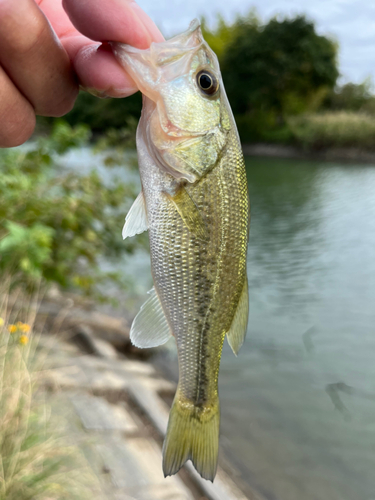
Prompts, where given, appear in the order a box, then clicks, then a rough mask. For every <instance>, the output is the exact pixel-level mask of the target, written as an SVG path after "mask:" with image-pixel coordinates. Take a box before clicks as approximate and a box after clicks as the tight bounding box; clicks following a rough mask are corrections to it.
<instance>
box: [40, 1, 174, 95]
mask: <svg viewBox="0 0 375 500" xmlns="http://www.w3.org/2000/svg"><path fill="white" fill-rule="evenodd" d="M59 5H60V8H61V11H60V12H58V7H57V3H56V0H43V2H42V4H41V5H40V7H41V8H42V9H43V11H44V12H45V13H46V15H47V17H48V18H49V19H50V21H51V23H52V25H53V26H54V28H55V31H56V33H57V35H58V36H59V38H60V39H61V42H62V43H63V45H64V47H65V49H66V51H67V52H68V54H69V56H70V58H71V60H72V63H73V65H74V68H75V71H76V73H77V75H78V78H79V80H80V83H81V85H83V86H84V87H86V88H89V89H95V90H96V91H98V92H99V93H102V94H104V95H109V96H112V97H123V96H126V95H130V94H132V93H134V92H135V91H136V90H137V87H136V85H135V83H134V82H133V81H132V80H131V78H130V77H129V76H128V75H127V74H126V73H125V72H124V70H123V69H122V68H121V67H120V65H119V64H118V63H117V61H116V59H115V57H114V56H113V54H112V51H111V50H109V47H108V46H107V45H106V44H104V45H101V44H98V43H97V42H98V41H99V42H106V41H112V40H113V41H117V42H122V43H127V44H129V45H133V46H135V47H138V48H147V47H149V45H150V44H151V42H153V41H155V42H160V41H163V40H164V38H163V35H162V34H161V33H160V31H159V30H158V28H157V27H156V25H155V24H154V23H153V21H152V20H151V19H150V18H149V17H148V16H147V14H146V13H145V12H144V11H143V10H142V9H141V8H140V7H139V6H138V5H137V4H136V3H135V2H134V1H132V0H106V2H105V4H104V3H103V1H102V0H86V1H84V2H82V1H79V0H63V7H64V9H65V11H66V13H67V15H68V16H69V19H68V17H67V15H66V13H65V12H63V11H62V7H61V4H59ZM62 14H63V15H62ZM64 18H65V21H64ZM95 42H96V43H95Z"/></svg>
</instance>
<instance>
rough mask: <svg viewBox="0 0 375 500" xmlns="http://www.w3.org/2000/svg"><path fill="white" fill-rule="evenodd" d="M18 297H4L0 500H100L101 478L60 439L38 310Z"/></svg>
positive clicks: (0, 303)
mask: <svg viewBox="0 0 375 500" xmlns="http://www.w3.org/2000/svg"><path fill="white" fill-rule="evenodd" d="M13 298H14V294H12V297H10V296H9V295H8V294H7V293H2V294H1V293H0V318H1V319H0V500H68V499H69V500H73V499H77V500H78V499H79V500H84V499H86V498H87V499H89V498H90V499H93V498H96V497H97V496H96V495H97V493H98V492H99V487H98V484H97V480H96V478H95V477H94V475H93V473H92V471H91V470H90V468H89V467H88V466H87V464H86V463H85V460H84V459H83V456H82V455H81V454H80V452H79V451H78V450H77V449H76V448H75V447H74V446H69V445H67V444H66V442H67V439H66V437H65V438H64V436H61V435H59V432H58V431H57V427H56V426H55V425H53V423H52V419H51V415H50V411H49V408H48V405H46V403H45V401H44V398H43V393H42V392H41V391H40V390H39V388H38V377H39V370H40V367H41V359H42V357H41V355H40V353H39V352H38V351H37V348H36V346H37V335H36V334H35V333H34V332H33V323H34V315H33V312H32V310H33V309H34V308H32V307H30V301H29V302H28V303H26V304H25V302H22V300H21V298H20V296H18V297H16V298H17V300H15V301H14V300H12V299H13ZM20 303H21V304H22V307H19V305H20ZM21 316H23V317H22V318H21ZM59 428H60V427H59Z"/></svg>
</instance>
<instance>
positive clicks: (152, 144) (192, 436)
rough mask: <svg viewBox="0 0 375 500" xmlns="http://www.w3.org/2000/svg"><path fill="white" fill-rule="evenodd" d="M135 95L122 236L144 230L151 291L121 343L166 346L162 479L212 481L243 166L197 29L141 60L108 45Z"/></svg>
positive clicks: (239, 283)
mask: <svg viewBox="0 0 375 500" xmlns="http://www.w3.org/2000/svg"><path fill="white" fill-rule="evenodd" d="M112 47H113V51H114V53H115V55H116V57H117V58H118V60H119V61H120V63H121V64H122V65H123V67H124V68H125V69H126V71H127V73H128V74H130V76H131V77H132V78H133V80H134V81H135V82H136V84H137V85H138V87H139V89H140V90H141V92H142V94H143V109H142V116H141V119H140V122H139V125H138V129H137V149H138V160H139V170H140V175H141V181H142V192H141V193H140V195H139V196H138V198H137V199H136V201H135V202H134V205H133V206H132V208H131V209H130V211H129V213H128V215H127V217H126V221H125V226H124V229H123V237H124V238H125V237H128V236H133V235H134V234H138V233H140V232H142V231H144V230H146V229H148V230H149V237H150V250H151V266H152V275H153V279H154V288H153V289H152V290H151V292H150V297H149V299H148V300H147V302H146V303H145V304H144V305H143V306H142V308H141V310H140V312H139V313H138V315H137V316H136V317H135V319H134V322H133V324H132V328H131V333H130V335H131V340H132V342H133V344H134V345H136V346H138V347H153V346H157V345H160V344H163V343H164V342H166V341H167V340H168V339H169V338H170V336H171V335H173V336H174V337H175V339H176V342H177V350H178V361H179V382H178V387H177V391H176V395H175V398H174V402H173V406H172V408H171V412H170V416H169V423H168V431H167V435H166V438H165V441H164V446H163V470H164V475H165V476H168V475H172V474H175V473H176V472H177V471H178V470H179V469H180V468H181V467H182V465H183V464H184V463H185V462H186V461H187V460H189V459H190V460H191V461H192V462H193V464H194V466H195V468H196V469H197V471H198V472H199V473H200V475H201V476H202V477H204V478H205V479H209V480H211V481H212V480H213V479H214V476H215V474H216V469H217V458H218V448H219V420H220V410H219V397H218V375H219V365H220V357H221V351H222V346H223V341H224V337H225V335H227V338H228V342H229V344H230V346H231V348H232V350H233V351H234V353H235V354H236V355H237V353H238V350H239V349H240V347H241V345H242V343H243V340H244V337H245V333H246V327H247V318H248V290H247V277H246V252H247V242H248V233H249V217H250V213H249V201H248V190H247V183H246V175H245V167H244V160H243V155H242V150H241V144H240V140H239V137H238V133H237V129H236V125H235V122H234V119H233V115H232V112H231V109H230V106H229V103H228V100H227V97H226V94H225V91H224V86H223V82H222V79H221V74H220V69H219V64H218V60H217V58H216V56H215V54H214V53H213V52H212V50H211V49H210V48H209V46H208V45H207V43H206V42H205V41H204V39H203V36H202V33H201V30H200V26H199V22H198V21H197V20H195V21H193V22H192V23H191V25H190V28H189V29H188V30H187V31H186V32H185V33H182V34H181V35H178V36H176V37H174V38H172V39H170V40H168V41H166V42H162V43H153V44H152V45H151V47H150V48H149V49H147V50H140V49H136V48H134V47H130V46H127V45H123V44H119V43H113V44H112Z"/></svg>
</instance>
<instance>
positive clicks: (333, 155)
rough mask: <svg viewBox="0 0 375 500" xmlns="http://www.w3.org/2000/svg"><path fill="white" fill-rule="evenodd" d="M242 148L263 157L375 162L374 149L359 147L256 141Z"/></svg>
mask: <svg viewBox="0 0 375 500" xmlns="http://www.w3.org/2000/svg"><path fill="white" fill-rule="evenodd" d="M242 150H243V152H244V155H245V156H257V157H265V158H284V159H292V160H294V159H297V160H318V161H342V162H360V163H375V151H365V150H363V149H359V148H327V149H322V150H310V149H303V148H299V147H296V146H284V145H279V144H266V143H258V144H243V145H242Z"/></svg>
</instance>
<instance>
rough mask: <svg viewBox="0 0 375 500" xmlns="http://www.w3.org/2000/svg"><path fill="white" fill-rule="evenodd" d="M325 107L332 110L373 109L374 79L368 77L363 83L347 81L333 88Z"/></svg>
mask: <svg viewBox="0 0 375 500" xmlns="http://www.w3.org/2000/svg"><path fill="white" fill-rule="evenodd" d="M324 107H325V108H327V109H332V110H335V111H337V110H340V111H341V110H345V111H369V109H368V108H371V111H372V110H373V109H374V96H373V94H372V81H371V79H370V78H367V79H366V80H365V81H364V82H362V83H351V82H349V83H345V84H344V85H341V86H340V87H337V88H336V89H334V90H332V91H331V92H330V93H329V94H328V95H327V97H326V99H325V102H324Z"/></svg>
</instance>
